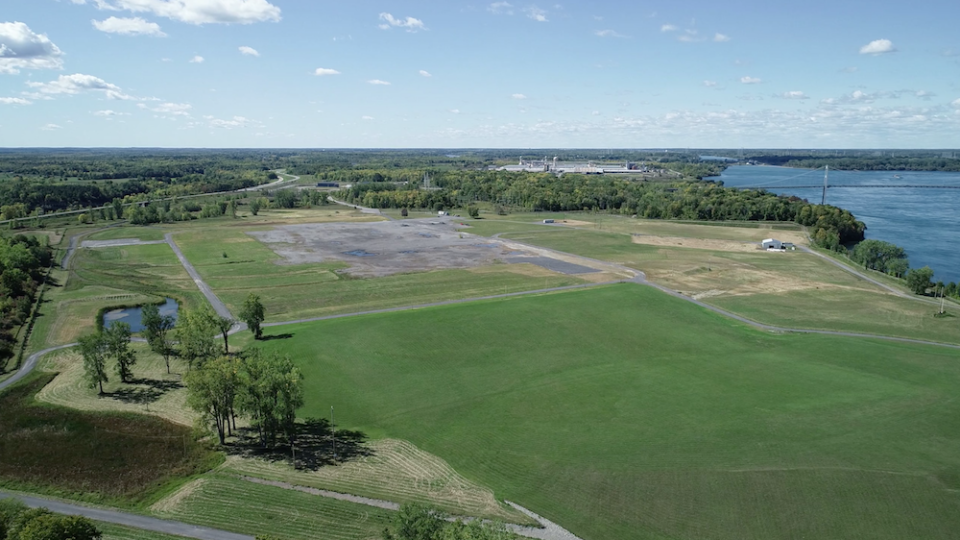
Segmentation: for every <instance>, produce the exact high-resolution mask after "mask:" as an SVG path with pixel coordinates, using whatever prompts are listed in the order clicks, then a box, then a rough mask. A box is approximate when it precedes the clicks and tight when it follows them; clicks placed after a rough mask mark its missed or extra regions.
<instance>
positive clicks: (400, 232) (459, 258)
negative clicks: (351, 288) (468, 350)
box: [247, 218, 596, 277]
mask: <svg viewBox="0 0 960 540" xmlns="http://www.w3.org/2000/svg"><path fill="white" fill-rule="evenodd" d="M459 223H460V222H458V221H456V220H451V219H449V218H436V219H417V220H405V221H403V222H374V223H314V224H304V225H285V226H279V227H276V228H274V229H272V230H269V231H257V232H250V233H247V234H249V235H251V236H252V237H254V238H256V239H257V240H260V241H261V242H263V243H265V244H266V245H268V246H269V247H270V248H271V249H272V250H273V251H274V252H276V253H277V255H279V256H281V257H282V258H283V262H284V263H286V264H307V263H321V262H331V261H340V262H345V263H348V264H349V265H350V268H348V269H347V270H346V272H347V273H349V274H352V275H355V276H358V277H381V276H388V275H391V274H402V273H409V272H422V271H429V270H439V269H453V268H476V267H481V266H487V265H492V264H495V263H497V262H512V260H514V259H517V260H518V262H531V261H530V260H524V259H537V260H539V263H534V264H538V265H539V266H543V267H544V268H546V269H548V270H554V271H556V272H558V273H564V274H581V273H590V272H594V271H596V270H595V269H593V268H586V267H583V266H581V267H579V268H575V267H573V266H570V265H562V264H555V262H556V261H555V260H552V259H551V260H546V259H544V258H542V257H539V258H538V255H540V254H538V253H536V252H535V251H534V250H531V249H527V248H525V247H522V246H517V245H509V244H508V243H507V242H503V241H500V240H496V239H491V238H483V237H479V236H475V235H472V234H468V233H463V232H459V231H458V230H457V228H456V227H458V226H459ZM540 263H542V264H540Z"/></svg>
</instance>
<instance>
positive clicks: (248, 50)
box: [239, 45, 260, 56]
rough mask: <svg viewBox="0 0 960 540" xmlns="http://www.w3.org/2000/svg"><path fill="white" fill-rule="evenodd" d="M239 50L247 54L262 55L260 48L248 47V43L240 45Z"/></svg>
mask: <svg viewBox="0 0 960 540" xmlns="http://www.w3.org/2000/svg"><path fill="white" fill-rule="evenodd" d="M239 51H240V54H244V55H247V56H260V52H259V51H258V50H256V49H254V48H253V47H247V46H246V45H243V46H242V47H240V49H239Z"/></svg>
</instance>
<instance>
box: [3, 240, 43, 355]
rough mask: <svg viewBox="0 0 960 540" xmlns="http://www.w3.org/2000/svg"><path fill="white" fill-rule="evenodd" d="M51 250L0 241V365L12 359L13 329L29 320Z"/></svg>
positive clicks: (34, 242)
mask: <svg viewBox="0 0 960 540" xmlns="http://www.w3.org/2000/svg"><path fill="white" fill-rule="evenodd" d="M52 260H53V250H51V249H50V248H49V247H48V246H44V245H41V244H40V242H39V241H38V240H37V239H36V238H29V237H26V236H22V235H17V236H14V237H13V238H4V237H0V365H3V363H5V361H6V360H8V359H9V358H10V357H12V356H13V353H14V341H15V339H14V335H15V333H16V329H17V328H19V327H20V326H21V325H23V323H24V322H26V320H27V318H28V317H29V316H30V307H31V306H32V305H33V301H34V300H35V298H36V294H37V290H38V289H39V287H40V284H41V283H42V282H43V279H44V275H43V271H44V269H46V268H48V267H49V266H50V263H51V262H52Z"/></svg>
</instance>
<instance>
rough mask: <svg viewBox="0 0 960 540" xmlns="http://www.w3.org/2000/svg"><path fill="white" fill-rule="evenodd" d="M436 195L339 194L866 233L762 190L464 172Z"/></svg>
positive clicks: (836, 236)
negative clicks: (788, 223) (790, 223)
mask: <svg viewBox="0 0 960 540" xmlns="http://www.w3.org/2000/svg"><path fill="white" fill-rule="evenodd" d="M434 184H435V185H436V186H437V187H438V189H433V190H426V189H420V187H419V185H405V186H399V185H395V184H388V183H365V184H356V185H353V186H351V187H349V188H344V189H342V190H340V191H339V192H338V194H337V195H338V196H339V197H341V198H342V199H343V200H345V201H346V202H348V203H351V204H357V205H361V206H367V207H372V208H429V209H433V210H444V209H449V208H466V207H468V206H469V205H471V204H474V203H475V202H486V203H489V204H490V205H492V206H493V207H494V208H495V209H501V208H514V209H519V210H523V211H532V212H540V211H549V212H561V211H587V212H609V213H617V214H623V215H636V216H638V217H642V218H646V219H677V220H703V221H721V220H735V221H781V222H782V221H793V222H796V223H798V224H800V225H804V226H807V227H810V228H811V231H812V235H811V236H812V237H813V239H814V241H815V242H816V243H817V245H820V246H823V247H825V248H828V249H832V250H838V251H839V250H841V249H842V247H843V246H844V245H849V244H853V243H856V242H859V241H861V240H863V238H864V231H865V230H866V226H865V225H864V224H863V223H862V222H861V221H858V220H857V219H856V218H855V217H854V216H853V214H851V213H850V212H848V211H846V210H843V209H841V208H837V207H835V206H829V205H815V204H810V203H808V202H807V201H805V200H803V199H799V198H797V197H782V196H778V195H775V194H773V193H770V192H767V191H763V190H738V189H733V188H725V187H723V186H722V185H720V184H717V183H714V182H709V181H683V182H637V181H630V180H625V179H619V178H606V177H598V176H584V175H573V174H571V175H563V176H562V177H560V178H558V177H556V176H554V175H552V174H531V173H512V172H505V171H468V172H461V173H445V174H440V175H437V177H436V178H434Z"/></svg>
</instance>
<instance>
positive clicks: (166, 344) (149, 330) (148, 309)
mask: <svg viewBox="0 0 960 540" xmlns="http://www.w3.org/2000/svg"><path fill="white" fill-rule="evenodd" d="M140 321H141V324H143V326H144V329H143V337H144V339H146V340H147V343H148V344H149V345H150V350H152V351H153V352H155V353H157V354H159V355H160V356H162V357H163V361H164V362H165V363H166V364H167V373H168V374H169V373H170V357H171V356H172V355H173V352H174V351H173V342H172V341H171V340H170V339H169V336H170V330H173V327H174V326H175V324H176V320H175V319H174V318H173V317H172V316H170V315H160V308H158V307H157V306H156V305H154V304H148V305H146V306H143V309H142V310H141V318H140Z"/></svg>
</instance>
